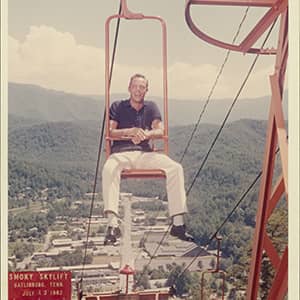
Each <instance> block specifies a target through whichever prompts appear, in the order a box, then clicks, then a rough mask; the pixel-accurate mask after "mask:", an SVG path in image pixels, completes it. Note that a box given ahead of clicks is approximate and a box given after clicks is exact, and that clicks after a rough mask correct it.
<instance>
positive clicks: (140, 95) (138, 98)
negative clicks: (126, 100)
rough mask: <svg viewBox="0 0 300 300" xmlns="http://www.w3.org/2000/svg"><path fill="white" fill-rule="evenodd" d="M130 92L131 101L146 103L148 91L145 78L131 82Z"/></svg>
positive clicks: (137, 78) (138, 78) (134, 79)
mask: <svg viewBox="0 0 300 300" xmlns="http://www.w3.org/2000/svg"><path fill="white" fill-rule="evenodd" d="M128 91H129V93H130V99H131V100H132V101H133V102H136V103H141V102H143V101H144V97H145V95H146V93H147V91H148V88H147V81H146V80H145V79H144V78H141V77H136V78H133V80H132V81H131V83H130V85H129V87H128Z"/></svg>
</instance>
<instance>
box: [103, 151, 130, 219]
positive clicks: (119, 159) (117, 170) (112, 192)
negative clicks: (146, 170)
mask: <svg viewBox="0 0 300 300" xmlns="http://www.w3.org/2000/svg"><path fill="white" fill-rule="evenodd" d="M133 157H134V153H133V152H122V153H114V154H112V155H111V156H110V157H109V158H108V159H107V160H106V162H105V164H104V166H103V169H102V196H103V201H104V212H105V213H107V212H113V213H114V214H116V215H118V213H119V197H120V180H121V172H122V170H123V169H130V168H132V162H131V161H132V159H133Z"/></svg>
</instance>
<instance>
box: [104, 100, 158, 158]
mask: <svg viewBox="0 0 300 300" xmlns="http://www.w3.org/2000/svg"><path fill="white" fill-rule="evenodd" d="M109 118H110V120H114V121H116V122H118V127H117V128H118V129H123V128H132V127H139V128H142V129H144V130H151V124H152V122H153V121H154V120H157V119H158V120H161V114H160V111H159V109H158V107H157V105H156V104H155V102H153V101H144V106H143V107H142V109H140V110H139V111H136V110H135V109H134V108H133V107H132V106H131V105H130V101H129V99H127V100H120V101H116V102H114V103H113V104H112V105H111V107H110V110H109ZM136 150H139V151H147V152H149V151H151V147H150V145H149V141H148V140H146V141H142V142H141V143H140V144H138V145H135V144H134V143H133V142H132V141H130V140H129V141H114V142H113V145H112V152H113V153H115V152H123V151H136Z"/></svg>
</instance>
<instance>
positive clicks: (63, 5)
mask: <svg viewBox="0 0 300 300" xmlns="http://www.w3.org/2000/svg"><path fill="white" fill-rule="evenodd" d="M127 5H128V8H129V9H130V10H131V11H132V12H140V13H143V14H144V15H154V16H161V17H162V18H163V19H164V20H165V21H166V24H167V34H168V94H169V98H172V99H185V100H187V99H189V100H205V99H206V98H207V97H208V95H209V93H210V91H211V88H212V86H213V83H214V81H215V79H216V76H217V74H218V72H219V69H220V67H221V65H222V63H223V61H224V58H225V56H226V53H227V50H226V49H222V48H218V47H215V46H213V45H210V44H208V43H206V42H204V41H203V40H201V39H199V38H198V37H196V36H195V35H194V34H193V33H192V32H191V31H190V29H189V28H188V26H187V24H186V22H185V18H184V9H185V1H184V0H163V1H162V0H151V1H149V0H127ZM118 10H119V0H88V1H79V0H64V1H59V0H52V1H36V0H26V1H18V0H9V1H8V35H9V38H8V57H9V60H8V79H9V81H11V82H18V83H28V84H36V85H40V86H42V87H45V88H49V89H54V90H60V91H64V92H70V93H75V94H85V95H99V94H101V95H103V94H104V87H105V86H104V58H105V56H104V55H105V53H104V33H105V31H104V24H105V21H106V19H107V18H108V17H109V16H110V15H114V14H116V13H117V12H118ZM245 10H246V7H211V6H193V7H192V16H193V18H194V20H195V22H196V23H197V24H198V26H199V28H201V29H202V30H204V31H205V32H206V33H208V34H210V35H211V36H212V37H214V38H217V39H221V40H223V41H225V42H230V41H231V40H232V39H233V37H234V35H235V33H236V31H237V29H238V26H239V24H240V23H241V20H242V18H243V16H244V14H245ZM265 11H266V10H265V9H264V8H250V10H249V12H248V14H247V17H246V20H245V23H244V24H243V26H242V29H241V32H240V35H239V37H238V41H240V40H241V39H243V38H244V37H245V35H246V34H247V33H248V32H249V30H250V29H251V28H252V27H253V25H254V24H255V22H256V21H257V20H258V19H259V18H260V17H261V16H262V15H263V14H264V12H265ZM220 20H222V21H220ZM115 26H116V22H112V25H111V33H110V35H111V41H110V42H111V46H112V44H113V37H114V31H115ZM277 36H278V26H275V28H274V30H273V32H272V35H271V37H270V39H269V40H268V42H267V46H268V47H272V46H273V47H276V45H277ZM261 43H262V39H260V40H259V41H258V43H257V45H256V46H257V47H259V45H261ZM161 47H162V45H161V28H160V25H159V23H158V22H157V21H156V22H155V21H149V20H143V21H141V20H124V19H122V20H121V23H120V31H119V37H118V45H117V51H116V59H115V64H114V70H113V77H112V86H111V92H112V93H126V92H127V86H128V79H129V77H130V76H131V75H132V74H134V73H143V74H145V75H146V76H147V77H148V78H149V92H148V97H149V96H150V97H151V96H162V64H161V61H162V58H161ZM254 58H255V55H253V54H246V55H244V54H242V53H239V52H231V54H230V56H229V59H228V61H227V63H226V65H225V68H224V71H223V72H222V74H221V76H220V78H219V82H218V85H217V86H216V88H215V90H214V94H213V96H212V97H213V98H234V97H235V95H236V94H237V92H238V90H239V88H240V86H241V83H242V82H243V80H244V78H245V76H246V74H247V72H248V70H249V68H250V65H251V64H252V61H253V60H254ZM274 64H275V57H274V56H261V57H260V58H259V60H258V62H257V64H256V66H255V68H254V70H253V72H252V73H251V76H250V78H249V80H248V83H247V85H246V86H245V88H244V90H243V92H242V93H241V96H240V97H241V98H257V97H261V96H265V95H270V94H271V92H270V85H269V79H268V77H269V75H271V74H272V73H273V70H274Z"/></svg>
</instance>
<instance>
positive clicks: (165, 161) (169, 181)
mask: <svg viewBox="0 0 300 300" xmlns="http://www.w3.org/2000/svg"><path fill="white" fill-rule="evenodd" d="M135 167H136V168H145V169H161V170H164V171H165V173H166V189H167V195H168V207H169V215H170V217H172V219H173V226H172V228H171V231H170V234H171V235H173V236H176V237H178V238H180V239H181V240H185V241H193V240H194V238H193V237H192V236H191V235H190V234H189V233H187V232H186V228H185V225H184V221H183V214H185V213H187V205H186V194H185V188H184V173H183V168H182V166H181V164H179V163H177V162H176V161H174V160H172V159H171V158H170V157H168V156H167V155H165V154H162V153H156V152H146V153H143V154H142V155H141V157H140V158H139V160H138V161H137V164H136V166H135Z"/></svg>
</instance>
